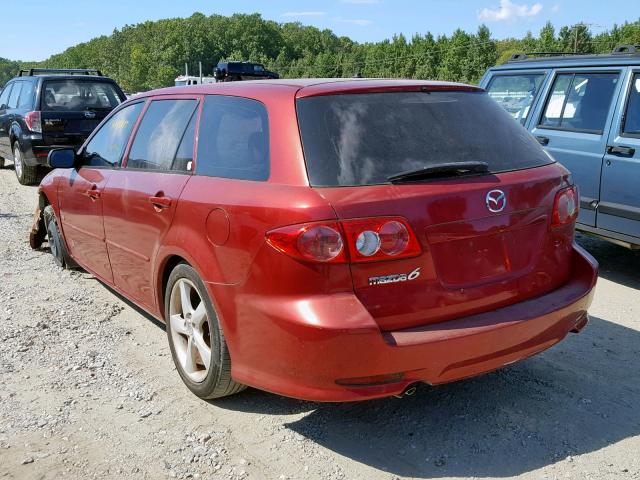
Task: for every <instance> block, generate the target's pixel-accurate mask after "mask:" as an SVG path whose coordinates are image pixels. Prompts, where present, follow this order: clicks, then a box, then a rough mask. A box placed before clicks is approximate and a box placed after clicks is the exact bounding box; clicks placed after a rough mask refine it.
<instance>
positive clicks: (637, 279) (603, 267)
mask: <svg viewBox="0 0 640 480" xmlns="http://www.w3.org/2000/svg"><path fill="white" fill-rule="evenodd" d="M576 239H577V241H578V243H579V244H580V245H582V246H583V247H584V248H585V249H586V250H587V251H588V252H589V253H590V254H591V255H593V256H594V257H595V258H596V260H598V262H599V263H600V276H601V277H602V278H606V279H607V280H611V281H612V282H616V283H619V284H621V285H625V286H627V287H631V288H638V289H640V250H629V249H628V248H624V247H621V246H619V245H615V244H613V243H611V242H607V241H605V240H601V239H599V238H594V237H590V236H588V235H583V234H577V235H576Z"/></svg>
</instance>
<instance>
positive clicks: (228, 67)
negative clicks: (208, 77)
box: [213, 62, 280, 82]
mask: <svg viewBox="0 0 640 480" xmlns="http://www.w3.org/2000/svg"><path fill="white" fill-rule="evenodd" d="M213 76H214V78H215V79H216V81H218V82H235V81H239V80H262V79H272V80H274V79H278V78H280V75H278V74H277V73H276V72H271V71H269V70H267V69H266V68H264V65H262V64H260V63H251V62H220V63H218V66H217V67H216V68H214V69H213Z"/></svg>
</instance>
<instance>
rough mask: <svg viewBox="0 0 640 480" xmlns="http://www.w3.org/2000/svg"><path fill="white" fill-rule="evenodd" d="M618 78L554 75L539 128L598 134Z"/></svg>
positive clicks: (595, 75) (596, 74)
mask: <svg viewBox="0 0 640 480" xmlns="http://www.w3.org/2000/svg"><path fill="white" fill-rule="evenodd" d="M618 77H619V74H617V73H568V74H559V75H557V76H556V79H555V81H554V83H553V87H552V89H551V94H550V95H549V98H548V100H547V105H546V107H545V110H544V114H543V116H542V120H541V122H540V126H541V127H543V128H544V127H547V128H555V129H559V130H570V131H577V132H587V133H596V134H601V133H602V131H603V130H604V125H605V123H606V121H607V116H608V114H609V107H610V106H611V100H612V99H613V93H614V91H615V88H616V84H617V83H618Z"/></svg>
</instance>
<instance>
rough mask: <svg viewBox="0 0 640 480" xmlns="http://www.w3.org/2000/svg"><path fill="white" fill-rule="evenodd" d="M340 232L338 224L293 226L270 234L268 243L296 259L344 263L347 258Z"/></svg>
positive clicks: (268, 234)
mask: <svg viewBox="0 0 640 480" xmlns="http://www.w3.org/2000/svg"><path fill="white" fill-rule="evenodd" d="M340 230H341V229H340V224H339V223H337V222H327V223H309V224H305V225H291V226H289V227H283V228H278V229H277V230H272V231H270V232H268V233H267V243H269V245H271V246H272V247H273V248H275V249H276V250H279V251H281V252H282V253H286V254H287V255H290V256H292V257H295V258H300V259H303V260H311V261H314V262H323V263H329V262H330V263H343V262H345V261H346V258H345V250H344V245H343V241H342V235H341V234H340Z"/></svg>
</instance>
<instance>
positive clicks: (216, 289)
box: [32, 79, 597, 401]
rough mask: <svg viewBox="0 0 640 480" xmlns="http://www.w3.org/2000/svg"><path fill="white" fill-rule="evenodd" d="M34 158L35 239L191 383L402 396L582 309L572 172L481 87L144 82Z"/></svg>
mask: <svg viewBox="0 0 640 480" xmlns="http://www.w3.org/2000/svg"><path fill="white" fill-rule="evenodd" d="M49 163H50V165H51V166H52V167H58V168H57V169H56V170H55V171H53V172H52V173H50V174H49V175H48V176H47V177H46V178H45V179H44V180H43V182H42V184H41V186H40V205H39V211H40V212H41V214H40V216H39V217H36V218H37V221H36V225H35V227H34V230H33V232H32V245H34V246H37V245H38V244H39V243H41V242H42V241H43V240H44V239H45V227H46V232H48V236H49V245H50V247H51V250H52V253H53V254H54V256H55V258H56V260H57V262H58V263H59V264H61V265H67V266H74V265H75V264H77V265H79V266H81V267H82V268H84V269H86V270H87V271H89V272H91V273H92V274H93V275H95V276H96V277H97V278H98V279H100V280H101V281H102V282H104V283H105V284H107V285H108V286H109V287H111V288H112V289H114V290H115V291H117V292H118V293H120V294H122V295H123V296H125V297H126V298H128V299H129V300H131V301H132V302H134V303H135V304H137V305H139V306H140V307H142V308H143V309H144V310H146V311H147V312H149V313H150V314H151V315H153V316H154V317H156V318H158V319H159V320H161V321H163V322H165V323H166V326H167V334H168V338H169V345H170V348H171V353H172V355H173V358H174V361H175V364H176V367H177V369H178V372H179V373H180V376H181V377H182V379H183V380H184V383H185V384H186V385H187V387H188V388H189V389H191V391H192V392H193V393H195V394H196V395H198V396H199V397H202V398H215V397H222V396H225V395H229V394H232V393H236V392H238V391H240V390H242V389H243V388H244V386H245V385H250V386H253V387H257V388H260V389H264V390H268V391H271V392H275V393H279V394H282V395H287V396H291V397H297V398H303V399H310V400H318V401H349V400H363V399H370V398H376V397H384V396H389V395H402V394H403V393H407V392H409V391H412V390H414V384H416V383H418V382H426V383H429V384H440V383H445V382H451V381H454V380H459V379H463V378H467V377H471V376H474V375H478V374H481V373H485V372H489V371H491V370H495V369H497V368H500V367H503V366H505V365H507V364H510V363H513V362H515V361H518V360H521V359H524V358H526V357H529V356H531V355H533V354H536V353H538V352H541V351H542V350H545V349H546V348H548V347H550V346H552V345H554V344H555V343H557V342H559V341H560V340H562V339H563V338H564V337H565V336H566V335H567V333H568V332H578V331H580V330H581V329H582V328H583V327H584V326H585V325H586V324H587V321H588V317H587V308H588V307H589V305H590V302H591V299H592V294H593V289H594V285H595V283H596V277H597V264H596V262H595V260H594V259H593V258H592V257H591V256H589V255H588V254H587V253H586V252H585V251H584V250H582V249H581V248H580V247H578V246H577V245H576V244H575V243H574V222H575V219H576V216H577V214H578V202H577V199H578V196H577V191H576V187H575V186H574V185H573V181H572V179H571V175H570V174H569V172H568V171H567V170H566V169H565V168H564V167H562V166H561V165H559V164H558V163H555V162H554V160H553V159H552V158H551V157H550V156H549V155H548V154H547V153H545V152H544V150H543V149H542V148H541V147H540V145H539V144H538V143H537V142H536V140H535V139H534V138H533V137H532V136H531V135H530V134H529V133H528V132H527V131H526V130H525V129H524V128H522V127H521V126H520V125H519V124H518V123H517V122H515V121H513V119H511V118H510V117H509V115H508V114H507V113H506V112H505V111H503V109H502V108H501V107H500V106H499V105H497V104H496V103H495V102H494V101H493V100H491V99H490V98H489V97H488V96H487V94H486V93H485V92H484V91H483V90H482V89H479V88H476V87H471V86H467V85H460V84H452V83H439V82H424V81H394V80H339V79H336V80H312V79H307V80H274V81H270V82H237V83H225V84H215V85H201V86H195V87H178V88H169V89H163V90H156V91H152V92H148V93H145V94H142V95H140V96H138V97H135V98H133V99H131V100H129V101H127V102H125V103H124V104H122V105H121V106H119V107H118V108H117V109H116V110H114V112H112V113H111V114H110V115H109V117H107V118H106V119H105V121H103V122H102V124H101V125H100V126H99V127H98V128H97V129H96V130H95V131H94V132H93V134H92V136H91V137H90V138H89V139H88V140H87V141H86V142H85V144H84V145H83V146H82V147H81V148H80V150H79V151H77V152H75V151H73V150H56V151H54V152H52V153H51V154H50V156H49ZM38 227H40V229H38Z"/></svg>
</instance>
